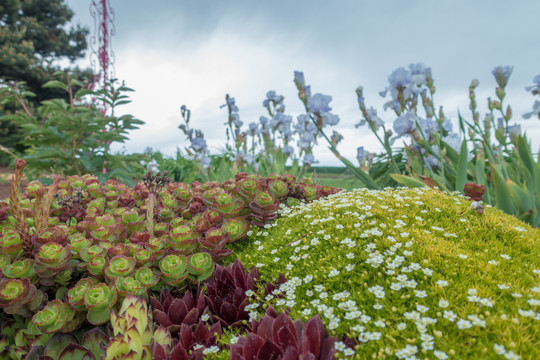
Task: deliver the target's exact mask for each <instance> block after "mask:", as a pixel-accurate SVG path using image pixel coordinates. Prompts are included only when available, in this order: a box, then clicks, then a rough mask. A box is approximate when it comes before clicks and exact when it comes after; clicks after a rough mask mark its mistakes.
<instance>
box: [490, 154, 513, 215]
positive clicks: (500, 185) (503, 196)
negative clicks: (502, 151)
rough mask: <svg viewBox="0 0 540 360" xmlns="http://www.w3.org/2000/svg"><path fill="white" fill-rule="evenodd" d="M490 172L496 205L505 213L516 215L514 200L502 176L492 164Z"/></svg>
mask: <svg viewBox="0 0 540 360" xmlns="http://www.w3.org/2000/svg"><path fill="white" fill-rule="evenodd" d="M491 173H492V175H493V185H494V186H495V198H496V200H497V207H498V208H499V209H501V210H502V211H504V212H505V213H507V214H510V215H516V208H515V206H514V201H513V199H512V195H511V194H510V190H509V189H508V186H507V185H506V182H505V181H504V178H503V176H502V175H501V173H500V172H499V171H498V170H497V168H495V166H493V165H491Z"/></svg>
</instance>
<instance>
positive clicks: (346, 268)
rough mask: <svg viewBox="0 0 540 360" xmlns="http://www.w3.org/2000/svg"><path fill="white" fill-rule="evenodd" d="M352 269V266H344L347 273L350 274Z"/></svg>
mask: <svg viewBox="0 0 540 360" xmlns="http://www.w3.org/2000/svg"><path fill="white" fill-rule="evenodd" d="M352 269H354V264H349V265H347V266H345V270H347V271H348V272H351V270H352Z"/></svg>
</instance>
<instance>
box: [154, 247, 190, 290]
mask: <svg viewBox="0 0 540 360" xmlns="http://www.w3.org/2000/svg"><path fill="white" fill-rule="evenodd" d="M187 263H188V261H187V258H186V256H185V255H174V254H171V255H167V256H165V257H164V258H163V259H162V260H161V261H160V262H159V268H160V270H161V279H162V280H163V281H164V282H165V283H166V284H168V285H171V286H178V285H180V284H181V283H182V282H183V281H184V279H186V278H187V276H188V274H189V269H188V266H187Z"/></svg>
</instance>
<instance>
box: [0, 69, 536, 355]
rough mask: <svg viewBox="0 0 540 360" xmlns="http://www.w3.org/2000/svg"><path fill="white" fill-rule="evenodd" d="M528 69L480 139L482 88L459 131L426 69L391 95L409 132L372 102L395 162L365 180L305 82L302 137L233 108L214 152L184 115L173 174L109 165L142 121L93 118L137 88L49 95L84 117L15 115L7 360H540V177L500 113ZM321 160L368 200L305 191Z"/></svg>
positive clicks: (272, 96) (5, 205) (287, 121)
mask: <svg viewBox="0 0 540 360" xmlns="http://www.w3.org/2000/svg"><path fill="white" fill-rule="evenodd" d="M511 72H512V68H510V67H497V68H495V69H494V70H493V75H494V78H495V81H496V83H497V88H496V91H495V96H496V100H493V99H491V98H490V99H488V102H487V103H488V108H489V112H488V113H487V114H486V115H485V117H484V119H483V120H480V115H479V110H478V106H477V102H476V96H475V93H474V92H475V89H476V87H478V85H479V84H478V83H477V82H475V81H473V82H472V83H471V86H470V88H469V95H470V96H469V98H470V110H471V119H470V120H468V119H467V118H466V117H465V116H464V115H461V114H460V117H459V119H458V122H459V124H458V125H459V130H457V131H453V124H452V121H450V120H449V119H447V118H446V117H445V115H444V111H443V109H442V107H441V108H440V109H439V111H438V113H437V112H436V111H435V105H434V94H435V86H434V81H433V77H432V74H431V69H429V68H426V67H425V66H424V65H422V64H413V65H410V66H409V67H408V68H399V69H397V70H396V71H394V72H393V73H392V74H391V75H390V77H389V79H388V80H389V85H388V86H387V88H386V89H385V90H384V91H383V92H382V93H381V96H384V97H386V96H389V98H388V102H387V103H386V105H385V110H386V109H389V110H391V111H392V112H393V113H395V115H396V118H395V120H394V121H393V127H392V128H393V131H392V129H390V128H387V126H388V124H387V122H385V121H383V120H382V119H381V118H380V117H379V116H378V115H377V111H376V110H375V109H373V108H368V107H367V105H366V99H365V98H364V96H363V89H362V88H361V87H359V88H358V89H357V95H358V105H359V109H360V112H361V113H362V115H363V117H364V119H363V120H362V121H361V122H360V123H359V124H358V126H367V127H369V129H370V131H372V132H373V134H374V136H376V137H377V139H378V140H379V141H380V143H381V146H382V147H383V148H384V152H383V153H382V154H374V153H370V152H368V151H367V150H365V149H364V148H363V147H360V148H358V157H357V161H358V165H354V164H353V163H352V162H351V161H349V160H348V159H346V158H344V157H343V156H342V155H341V153H340V152H339V150H338V145H339V143H340V141H341V140H342V139H343V136H342V135H341V134H339V133H338V132H337V131H335V130H334V131H333V133H332V135H330V136H328V135H327V134H326V131H327V129H328V128H329V127H331V126H336V125H337V124H338V123H339V121H340V119H339V116H337V115H336V114H333V113H332V108H331V107H330V106H329V104H330V102H331V97H330V96H328V95H323V94H321V93H315V94H313V95H312V94H311V88H310V86H309V85H306V81H305V78H304V74H303V73H301V72H295V77H294V83H295V85H296V87H297V89H298V96H299V99H300V101H301V102H302V103H303V104H304V107H305V110H306V111H305V114H300V115H299V116H298V117H297V122H296V123H295V124H293V118H292V116H291V115H286V114H285V105H284V98H283V97H282V96H280V95H277V94H276V92H275V91H270V92H269V93H268V94H267V98H266V99H265V100H264V101H263V107H264V108H265V110H266V111H267V113H268V117H266V116H262V117H261V118H260V120H259V123H251V124H249V125H248V127H247V129H245V128H243V122H242V121H240V115H239V108H238V105H237V104H236V100H235V99H234V98H233V97H231V96H229V95H227V96H226V99H225V100H226V103H225V104H224V106H223V107H224V108H225V109H226V111H227V116H228V121H227V124H226V125H227V126H226V127H227V129H226V137H227V144H226V146H225V148H224V151H223V153H222V154H218V155H215V154H210V152H209V149H208V147H207V145H206V141H205V139H204V134H203V133H202V132H201V131H199V130H196V129H193V128H192V127H191V126H192V125H193V119H191V113H190V111H189V109H188V108H187V107H185V106H183V107H182V108H181V116H182V120H183V123H182V124H181V125H180V126H179V128H180V130H181V131H182V132H183V133H184V134H185V135H186V139H187V141H188V142H189V146H188V147H186V149H185V152H182V151H180V150H179V151H178V154H177V157H176V158H167V157H165V156H163V155H162V154H160V153H159V152H153V151H147V152H146V153H144V154H131V155H126V154H113V153H112V151H111V150H110V145H111V143H113V142H115V141H116V142H122V141H125V140H126V139H127V131H128V130H133V129H136V128H137V126H138V125H140V124H141V123H142V122H141V121H139V120H136V119H134V118H133V117H131V116H129V115H124V116H121V117H115V116H113V115H108V114H107V113H104V112H103V111H101V110H100V109H99V108H98V107H97V106H96V104H95V100H96V99H101V100H103V101H105V102H106V103H107V104H109V106H110V107H111V108H113V109H114V108H115V107H117V106H120V105H122V103H125V102H126V101H128V100H127V96H126V95H124V92H126V91H129V90H130V89H129V88H127V87H125V86H124V85H122V86H120V87H119V88H114V87H113V86H112V85H111V88H109V89H102V90H100V91H91V90H88V89H87V88H85V87H84V86H83V84H78V82H77V81H76V80H75V79H70V78H69V75H67V78H66V79H67V81H66V83H61V82H59V81H55V82H51V83H48V84H46V86H48V87H51V88H55V89H59V90H64V91H67V92H68V93H69V95H70V96H69V101H65V100H63V99H58V100H53V101H47V102H44V103H43V104H42V106H41V107H40V108H39V109H38V110H37V111H36V112H34V113H32V109H30V108H29V107H25V106H22V107H21V108H20V109H19V110H18V111H15V112H14V113H12V114H9V115H6V116H4V117H3V118H2V119H3V120H7V121H15V122H17V123H18V124H19V125H21V126H22V131H23V133H24V134H25V136H26V139H30V140H28V141H29V148H28V149H27V150H26V153H25V154H23V156H21V157H22V158H24V160H23V159H22V158H20V159H17V160H16V161H15V175H14V178H13V180H12V182H11V188H10V197H9V199H4V200H3V201H0V231H1V237H0V321H1V326H0V359H61V360H66V359H70V360H71V359H90V360H91V359H94V360H100V359H107V360H109V359H164V360H166V359H171V360H177V359H181V360H184V359H203V358H204V359H245V360H252V359H253V360H255V359H286V360H293V359H334V358H336V359H379V358H380V359H536V358H540V350H539V349H540V340H539V339H540V322H539V320H540V295H539V293H540V230H539V229H538V228H539V227H540V214H539V207H540V206H539V204H540V195H539V194H540V160H539V159H538V154H534V153H533V152H532V150H531V146H530V144H529V142H528V141H527V138H526V137H525V136H524V135H522V134H521V130H520V128H519V125H517V124H515V123H514V124H512V123H510V121H511V118H512V111H511V108H510V106H508V105H506V104H504V103H503V100H504V98H505V96H506V93H505V87H506V85H507V82H508V79H509V77H510V74H511ZM534 81H535V85H533V86H531V87H530V88H529V90H530V91H531V92H532V94H533V95H539V94H540V90H539V89H540V77H537V78H535V80H534ZM0 90H1V92H0V94H1V95H2V96H3V98H4V100H5V103H9V104H12V105H13V106H15V105H16V104H19V105H21V104H22V105H24V104H25V101H26V97H27V96H28V94H26V93H25V92H24V88H23V87H22V86H20V85H16V86H0ZM421 112H423V113H421ZM533 115H534V116H539V117H540V108H539V105H538V101H537V102H536V103H535V104H534V105H533V111H532V112H531V113H530V114H528V116H529V117H530V116H533ZM318 141H325V142H327V144H328V146H329V148H330V149H331V150H332V152H333V153H334V154H335V155H336V156H337V158H338V159H339V160H340V161H342V162H343V164H344V165H345V166H346V168H347V169H348V171H349V172H350V174H352V175H353V176H355V177H356V179H357V181H358V183H359V186H358V188H357V189H354V190H351V191H345V190H343V189H342V188H340V187H332V186H322V185H319V184H317V182H316V181H314V180H313V179H311V178H309V175H310V168H311V167H312V166H313V164H314V163H315V162H316V159H315V154H314V146H315V144H317V142H318ZM66 144H67V145H66ZM398 144H400V145H398ZM156 168H157V169H156ZM153 170H154V171H153ZM50 171H52V172H53V174H52V175H51V173H50ZM23 179H24V180H29V182H28V183H26V184H25V185H22V182H23ZM403 186H406V187H403Z"/></svg>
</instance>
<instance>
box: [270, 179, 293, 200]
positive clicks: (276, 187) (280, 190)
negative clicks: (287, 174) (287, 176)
mask: <svg viewBox="0 0 540 360" xmlns="http://www.w3.org/2000/svg"><path fill="white" fill-rule="evenodd" d="M268 192H269V193H270V194H272V195H273V196H274V197H275V198H276V199H278V200H280V201H283V200H284V199H286V198H287V195H288V194H289V187H288V186H287V183H286V182H285V181H282V180H279V179H272V180H269V181H268Z"/></svg>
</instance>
